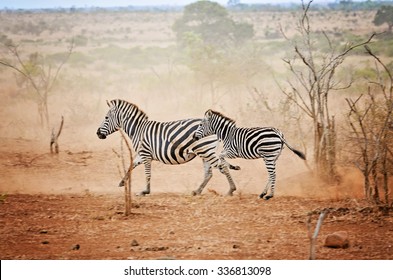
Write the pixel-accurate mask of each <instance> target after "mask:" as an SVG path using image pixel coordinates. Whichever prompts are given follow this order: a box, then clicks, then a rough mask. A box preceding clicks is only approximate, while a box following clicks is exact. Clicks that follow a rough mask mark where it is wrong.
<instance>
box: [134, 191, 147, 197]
mask: <svg viewBox="0 0 393 280" xmlns="http://www.w3.org/2000/svg"><path fill="white" fill-rule="evenodd" d="M147 194H150V193H149V192H147V191H141V192H140V193H137V194H136V196H145V195H147Z"/></svg>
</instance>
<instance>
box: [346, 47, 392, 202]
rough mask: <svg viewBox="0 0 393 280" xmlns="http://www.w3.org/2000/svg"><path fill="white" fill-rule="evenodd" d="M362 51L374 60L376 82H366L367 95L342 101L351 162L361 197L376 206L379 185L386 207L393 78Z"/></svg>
mask: <svg viewBox="0 0 393 280" xmlns="http://www.w3.org/2000/svg"><path fill="white" fill-rule="evenodd" d="M365 49H366V51H367V53H368V54H369V55H371V56H372V57H373V58H374V59H375V63H376V70H377V74H378V79H377V81H370V82H369V86H368V88H367V93H363V94H361V95H360V96H359V97H358V98H357V99H355V100H354V99H352V98H347V99H346V101H347V103H348V106H349V113H348V121H349V125H350V128H351V131H352V135H351V141H352V143H354V145H353V146H354V147H356V148H357V153H355V155H356V158H355V159H354V162H355V164H356V166H357V167H358V168H359V169H360V171H361V172H362V174H363V177H364V192H365V197H366V198H367V199H369V200H371V201H373V202H375V203H380V202H381V199H380V194H379V193H380V191H379V188H380V181H382V185H383V191H384V200H385V203H386V204H388V203H389V184H388V183H389V175H390V174H389V171H390V172H391V170H392V165H393V152H392V151H393V147H392V146H393V145H392V142H393V141H392V140H393V115H392V113H393V77H392V73H391V71H390V70H389V69H388V67H387V66H386V65H385V64H384V63H383V62H382V61H381V60H380V59H379V57H377V56H376V55H375V54H374V53H373V52H372V51H371V49H370V48H368V47H367V46H366V47H365ZM380 67H382V70H383V71H380V70H379V68H380ZM380 178H381V179H382V180H380Z"/></svg>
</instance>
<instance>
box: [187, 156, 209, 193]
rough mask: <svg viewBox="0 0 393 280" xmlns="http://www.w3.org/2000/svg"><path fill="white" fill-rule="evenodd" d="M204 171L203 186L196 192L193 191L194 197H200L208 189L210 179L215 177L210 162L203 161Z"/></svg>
mask: <svg viewBox="0 0 393 280" xmlns="http://www.w3.org/2000/svg"><path fill="white" fill-rule="evenodd" d="M203 167H204V168H203V169H204V171H205V172H204V178H203V182H202V184H201V185H200V186H199V188H198V189H197V190H195V191H192V193H191V194H192V195H199V194H201V193H202V191H203V189H204V188H205V187H206V185H207V183H208V182H209V181H210V179H211V178H212V177H213V172H212V167H211V165H210V163H209V162H207V161H205V160H204V161H203Z"/></svg>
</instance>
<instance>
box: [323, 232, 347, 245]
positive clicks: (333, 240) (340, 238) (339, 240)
mask: <svg viewBox="0 0 393 280" xmlns="http://www.w3.org/2000/svg"><path fill="white" fill-rule="evenodd" d="M324 246H325V247H329V248H348V246H349V239H348V233H347V232H346V231H337V232H334V233H332V234H328V235H327V236H326V238H325V244H324Z"/></svg>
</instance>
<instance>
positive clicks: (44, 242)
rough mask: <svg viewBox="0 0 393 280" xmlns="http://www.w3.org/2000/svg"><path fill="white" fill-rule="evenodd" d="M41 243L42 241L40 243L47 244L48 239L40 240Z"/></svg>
mask: <svg viewBox="0 0 393 280" xmlns="http://www.w3.org/2000/svg"><path fill="white" fill-rule="evenodd" d="M41 243H42V244H49V241H48V240H44V241H42V242H41Z"/></svg>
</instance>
